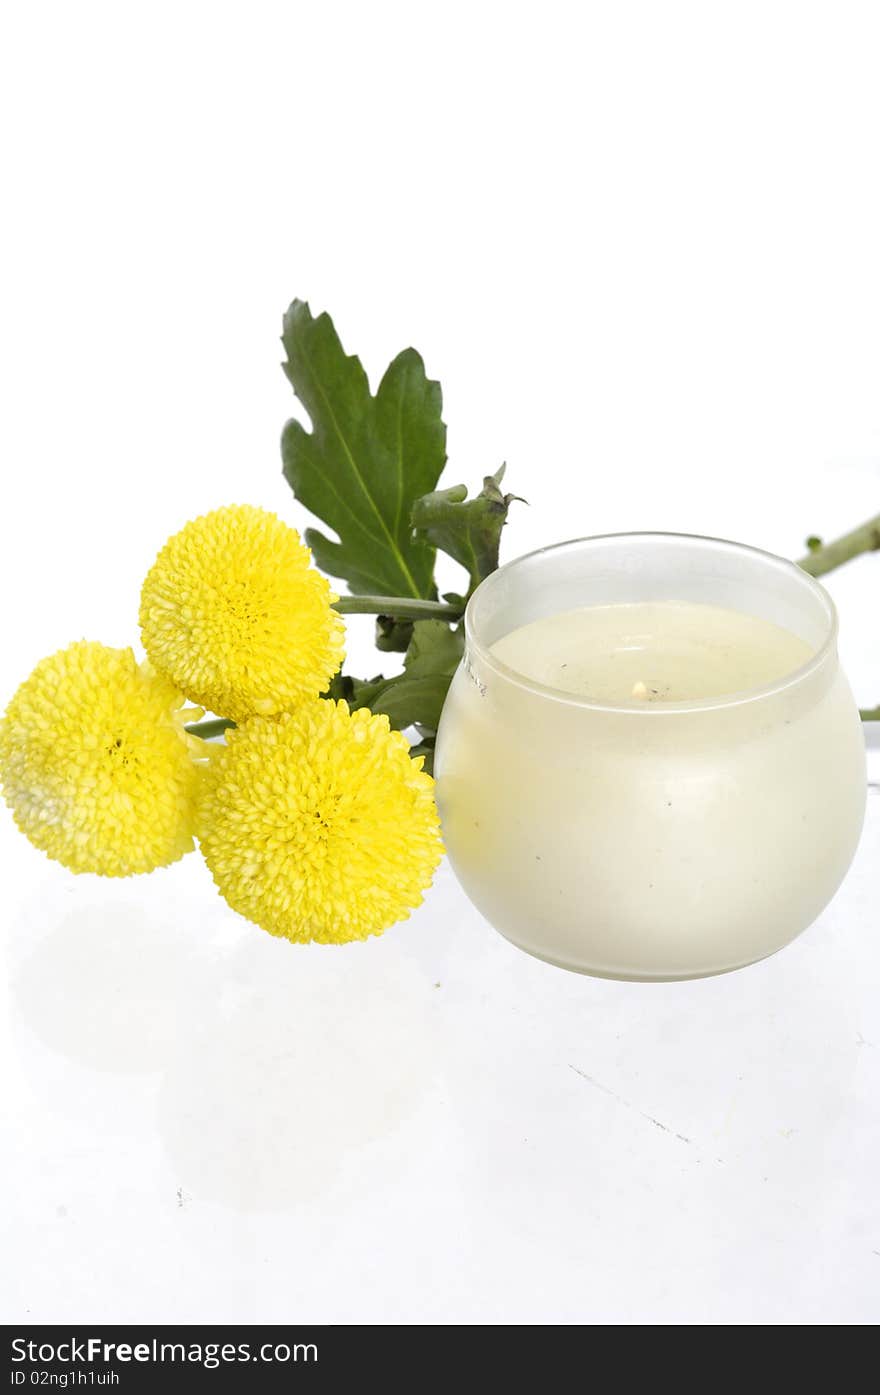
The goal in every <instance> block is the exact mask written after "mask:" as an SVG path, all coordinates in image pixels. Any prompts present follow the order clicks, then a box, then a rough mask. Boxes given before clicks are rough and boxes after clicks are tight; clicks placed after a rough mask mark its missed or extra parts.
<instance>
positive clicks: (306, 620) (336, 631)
mask: <svg viewBox="0 0 880 1395" xmlns="http://www.w3.org/2000/svg"><path fill="white" fill-rule="evenodd" d="M310 560H311V554H310V552H309V550H308V548H306V547H304V546H303V544H302V543H301V542H300V538H299V534H298V533H297V532H296V531H295V530H294V529H293V528H289V527H288V526H287V524H286V523H282V522H281V520H280V519H279V518H277V517H276V516H275V514H273V513H267V512H266V511H265V510H263V509H257V508H253V507H251V506H250V505H247V504H243V505H238V506H234V507H230V508H223V509H216V510H215V511H214V512H213V513H208V514H204V515H203V516H202V517H201V518H196V519H194V520H193V522H191V523H187V524H186V526H185V527H184V528H182V529H181V530H180V532H179V533H175V535H174V536H173V537H172V538H170V539H169V540H168V542H167V543H166V544H165V546H164V547H163V549H162V551H161V552H160V553H159V556H158V557H157V558H156V561H155V562H154V564H153V566H152V568H151V570H150V572H149V574H148V576H147V579H146V581H145V582H144V587H143V592H142V595H141V612H140V619H141V627H142V632H143V642H144V648H145V649H146V651H147V653H148V654H149V656H150V658H151V660H152V661H153V663H154V664H155V666H156V668H157V669H159V670H160V672H162V673H165V674H167V675H168V677H169V678H170V679H171V680H172V681H173V682H174V683H175V684H176V685H177V686H178V687H179V688H180V689H181V691H182V692H184V693H186V695H187V697H189V698H191V699H192V701H193V702H197V703H198V704H199V706H201V707H205V708H207V709H208V710H209V711H211V712H216V713H218V714H219V715H220V716H221V717H231V718H233V720H235V721H239V720H240V719H242V718H244V717H247V716H248V715H249V714H250V713H260V714H262V715H266V716H268V715H271V714H273V713H276V712H282V711H286V710H290V709H292V708H293V707H295V706H296V705H297V703H299V702H301V701H302V700H303V699H306V698H314V697H315V696H316V695H317V694H318V693H319V692H322V691H323V689H324V688H326V687H327V684H328V683H329V681H330V679H331V678H332V677H333V674H334V673H335V672H336V670H337V669H338V668H339V665H340V664H341V662H342V658H343V637H344V626H343V622H342V619H341V618H340V616H339V615H337V614H336V612H335V611H334V610H333V609H332V608H331V602H332V601H333V600H335V599H336V597H335V596H334V594H333V592H332V591H331V590H330V585H329V583H328V582H327V580H326V579H325V578H324V577H323V576H321V574H320V572H317V571H315V569H314V568H313V567H311V566H310V565H309V563H310Z"/></svg>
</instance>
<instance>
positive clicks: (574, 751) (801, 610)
mask: <svg viewBox="0 0 880 1395" xmlns="http://www.w3.org/2000/svg"><path fill="white" fill-rule="evenodd" d="M670 603H672V604H671V605H670ZM609 607H620V609H619V610H614V609H607V608H609ZM708 607H712V608H714V609H713V610H711V611H710V610H709V609H707V608H708ZM593 608H599V609H596V610H595V613H593ZM691 608H696V609H691ZM588 609H589V611H590V613H589V614H587V613H586V612H587V610H588ZM574 611H578V612H582V613H581V614H580V617H579V618H578V620H577V626H578V627H579V628H577V627H576V628H575V629H569V630H566V626H568V625H569V623H570V622H569V619H568V618H567V617H569V615H570V613H571V612H574ZM600 611H601V613H600ZM646 615H647V616H648V617H649V619H648V620H645V616H646ZM633 616H635V617H638V620H637V623H636V622H635V621H633V620H632V618H631V617H633ZM658 616H659V617H661V618H660V619H659V620H658ZM694 616H697V618H698V619H699V621H700V625H701V626H702V627H703V628H705V627H706V626H707V625H708V630H709V640H710V649H711V653H712V655H714V656H715V657H714V658H713V660H712V662H713V663H715V661H716V659H717V663H718V664H720V668H717V671H716V669H712V666H711V664H709V666H708V668H706V671H705V672H703V670H702V669H701V667H700V666H701V663H702V662H703V661H702V660H701V658H700V654H702V653H703V652H704V651H703V650H701V649H699V646H697V649H696V650H694V648H693V646H692V645H690V641H689V640H688V637H687V633H686V632H687V630H688V627H689V625H691V623H692V621H693V617H694ZM628 617H629V618H628ZM651 617H653V618H651ZM618 620H619V625H618ZM751 622H753V628H754V630H755V633H756V634H757V635H758V639H755V640H754V642H753V639H752V638H751V637H750V634H749V629H748V627H749V625H750V623H751ZM526 625H528V626H530V627H531V628H530V629H529V631H527V632H526V631H523V632H522V635H521V636H519V638H517V632H519V631H520V630H521V627H523V626H526ZM560 626H561V628H560ZM585 626H586V628H584V627H585ZM615 627H617V628H619V631H620V633H619V634H618V635H615ZM772 627H776V629H775V630H774V629H773V628H772ZM716 629H717V634H716V633H715V630H716ZM566 633H568V634H569V635H570V641H569V650H570V658H571V663H572V665H573V667H574V669H575V671H576V676H575V677H574V678H572V679H569V677H568V675H567V674H563V670H564V669H566V666H567V661H568V660H567V658H563V659H562V661H561V662H558V661H559V659H560V654H561V653H565V652H567V651H565V649H564V646H565V643H566V640H565V635H566ZM465 635H466V647H465V655H464V659H463V662H462V664H461V666H460V668H459V670H458V672H457V674H456V676H455V678H454V680H453V683H452V686H451V688H450V692H449V696H448V698H447V700H446V705H445V707H444V710H443V717H442V720H441V724H440V730H439V733H438V737H437V752H436V761H435V774H436V779H437V796H438V803H439V806H440V813H441V817H442V820H443V830H444V837H445V841H446V846H447V849H448V852H449V857H450V860H451V862H452V865H453V867H454V869H455V871H456V874H457V876H458V878H459V880H460V882H461V884H462V886H463V887H464V890H465V891H466V892H467V894H468V896H469V897H470V898H471V900H472V901H473V902H474V904H475V905H476V906H477V908H478V909H479V910H480V911H481V912H482V913H483V915H484V916H485V917H486V919H487V920H488V921H490V923H491V924H492V925H493V926H494V927H495V928H496V929H497V930H499V931H500V932H501V934H502V935H504V936H505V937H506V938H507V939H509V940H511V941H512V942H513V943H514V944H516V945H518V946H519V947H520V948H521V949H524V950H526V951H527V952H528V953H529V954H533V955H536V956H537V957H538V958H540V959H545V960H549V961H550V962H551V963H553V964H558V965H560V966H561V967H564V968H567V969H573V970H577V971H579V972H581V973H589V974H595V975H599V976H602V977H607V978H623V979H644V980H651V979H657V980H662V979H682V978H696V977H702V976H704V975H708V974H718V973H724V972H725V971H727V970H730V969H736V968H740V967H742V966H743V965H745V964H749V963H752V962H754V961H755V960H758V959H762V958H764V957H765V956H766V955H768V954H772V953H774V951H776V950H777V949H780V948H781V947H782V946H783V945H785V944H787V943H788V941H790V940H791V939H793V938H794V937H795V936H796V935H798V934H800V933H801V931H803V930H805V929H806V928H807V926H808V925H810V924H811V922H812V921H813V920H815V918H816V916H818V915H819V913H820V911H821V910H822V909H823V907H824V906H825V905H826V904H827V903H828V901H829V900H830V899H831V897H832V896H833V894H834V892H835V890H836V889H837V887H838V886H839V884H840V882H841V880H842V879H843V877H844V875H845V873H846V871H847V868H848V867H849V864H850V862H851V860H852V857H853V854H854V852H855V849H856V845H857V843H858V840H859V835H860V832H861V827H862V821H863V818H864V810H865V792H866V773H865V748H864V740H863V736H862V730H861V722H860V720H859V714H858V710H857V708H856V705H855V702H854V701H853V698H852V695H851V693H850V689H849V686H848V684H847V681H846V678H845V677H844V674H843V673H842V671H841V669H840V665H839V663H838V658H837V647H836V640H837V617H836V613H835V610H834V606H833V604H832V602H831V599H830V597H829V596H828V595H827V593H826V592H825V591H824V590H823V588H822V587H821V586H819V585H818V583H817V582H816V581H814V580H813V579H812V578H811V577H810V576H808V575H807V574H806V573H805V572H804V571H802V570H801V569H800V568H799V567H797V566H796V565H795V564H794V563H792V562H788V561H785V560H783V559H782V558H779V557H774V556H772V555H770V554H769V553H765V552H759V551H757V550H755V549H754V548H750V547H744V546H742V545H740V544H737V543H732V542H723V541H719V540H717V539H712V538H699V537H687V536H679V535H675V534H661V533H641V534H629V535H625V534H621V535H617V536H610V537H599V538H586V539H583V540H581V541H577V542H569V543H562V544H560V545H559V546H557V547H550V548H545V549H543V550H542V551H539V552H534V553H531V554H530V555H529V556H526V557H522V558H520V559H518V560H517V561H514V562H511V563H509V564H508V565H507V566H504V567H502V568H500V570H498V571H497V572H494V573H493V574H492V575H491V576H489V577H488V578H487V579H486V580H485V581H484V582H483V583H482V584H481V585H480V586H479V587H478V588H477V590H476V592H475V593H474V595H473V597H472V598H471V601H470V603H469V605H468V608H467V613H466V616H465ZM581 635H585V636H588V637H589V643H587V641H586V640H584V643H583V644H582V643H581V641H580V639H579V638H578V637H579V636H581ZM597 635H598V636H599V639H598V640H597V639H596V636H597ZM768 635H769V637H770V638H769V640H768V638H767V637H768ZM774 635H775V636H777V637H778V640H777V639H774ZM548 636H550V638H551V639H552V644H550V649H548V653H549V652H550V650H552V645H553V644H555V645H556V649H555V650H553V652H552V654H551V657H552V658H553V663H555V664H556V667H554V666H553V663H550V661H549V660H548V658H547V654H545V653H544V652H543V651H544V649H546V648H547V645H546V644H545V643H544V641H545V640H547V638H548ZM560 636H562V638H560ZM682 636H684V638H683V637H682ZM702 637H703V638H705V636H702ZM758 640H760V643H758ZM560 643H561V644H562V645H563V650H562V651H560V650H559V644H560ZM777 643H778V653H777V654H775V655H774V654H773V653H771V652H770V651H771V650H772V649H773V646H774V644H777ZM761 644H763V645H764V649H766V650H767V652H764V650H762V649H761ZM517 645H518V646H519V647H518V649H517ZM597 645H598V646H599V648H598V649H597ZM590 646H592V647H590ZM602 646H605V648H606V649H607V653H604V654H603V653H600V652H599V649H601V648H602ZM755 646H757V648H756V647H755ZM768 646H769V648H768ZM667 648H668V650H669V653H668V654H667V653H666V652H665V650H666V649H667ZM740 650H741V651H742V652H740ZM499 651H500V652H499ZM673 651H674V652H673ZM753 651H754V652H753ZM511 652H514V653H517V652H518V653H519V654H520V655H521V656H523V655H525V656H526V659H527V661H523V660H522V658H521V659H520V660H519V661H518V662H517V663H516V664H515V665H513V666H512V665H511V662H510V653H511ZM706 652H707V653H708V652H709V650H706ZM505 654H506V655H507V657H506V658H505V657H504V655H505ZM756 654H757V659H756V660H755V662H756V663H757V667H755V663H753V662H752V660H753V659H754V658H755V655H756ZM707 662H708V661H707ZM768 662H770V663H771V668H772V663H773V662H776V663H777V665H778V667H779V668H780V672H778V673H775V674H774V676H773V677H772V678H771V679H770V680H767V679H766V678H765V679H764V680H763V681H759V682H757V683H752V685H751V686H743V684H742V682H737V683H736V688H735V690H733V689H732V690H731V691H720V692H718V691H715V690H714V689H713V682H714V684H715V685H716V686H717V684H718V683H719V682H721V683H722V684H723V677H719V674H720V675H723V674H724V673H725V672H729V673H731V674H734V675H735V674H739V673H742V674H745V675H746V676H748V675H749V674H750V673H754V672H758V673H760V672H761V671H762V669H761V665H762V664H764V665H765V667H766V664H767V663H768ZM578 665H580V668H578ZM640 665H641V666H642V667H643V669H644V673H645V678H644V681H643V680H642V679H641V678H639V677H638V674H639V671H640ZM725 665H726V666H727V667H726V668H725ZM792 665H794V666H792ZM704 668H705V665H704ZM710 670H711V671H710ZM536 674H537V676H536ZM656 674H660V675H661V676H660V678H657V677H656ZM548 675H549V681H548ZM556 675H558V676H556ZM615 675H619V677H615ZM634 675H635V681H633V682H631V681H630V680H631V679H633V677H634ZM563 678H564V680H565V681H562V679H563ZM664 679H665V681H664ZM731 681H735V680H731ZM750 681H751V680H750ZM615 683H617V684H618V686H620V684H622V685H623V686H622V689H621V691H620V692H619V693H617V692H615V686H614V685H615ZM676 684H679V688H678V689H677V688H676ZM593 688H595V689H596V691H592V689H593ZM597 693H598V695H597Z"/></svg>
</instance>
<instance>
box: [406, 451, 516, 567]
mask: <svg viewBox="0 0 880 1395" xmlns="http://www.w3.org/2000/svg"><path fill="white" fill-rule="evenodd" d="M504 468H505V467H504V466H503V465H502V466H501V469H500V470H499V471H498V472H497V474H494V475H487V476H486V477H485V479H484V480H483V488H482V489H481V490H480V493H479V494H478V495H476V497H475V498H473V499H468V497H467V488H466V487H465V485H463V484H459V485H455V486H453V488H452V489H438V490H435V491H433V492H432V493H430V494H426V495H424V496H423V497H422V498H420V499H417V500H416V502H415V504H414V505H413V511H412V522H413V527H414V528H415V530H416V535H417V536H418V537H423V538H424V539H425V540H426V541H427V542H429V543H432V544H433V546H434V547H439V548H440V549H441V551H443V552H445V553H447V555H448V556H450V557H453V558H454V559H455V561H456V562H459V563H460V564H461V566H463V567H464V568H465V570H466V571H467V574H468V578H469V581H470V586H469V588H468V595H470V593H471V592H472V591H474V590H475V589H476V587H477V586H479V584H480V582H481V581H482V580H483V579H484V577H487V576H488V575H489V573H490V572H494V571H495V570H496V568H497V566H498V549H499V545H500V542H501V530H502V528H503V527H504V525H505V523H506V522H507V512H508V509H509V508H510V505H511V504H512V503H513V501H514V499H516V498H517V497H518V496H517V495H515V494H502V492H501V489H500V487H499V486H500V484H501V481H502V479H503V478H504Z"/></svg>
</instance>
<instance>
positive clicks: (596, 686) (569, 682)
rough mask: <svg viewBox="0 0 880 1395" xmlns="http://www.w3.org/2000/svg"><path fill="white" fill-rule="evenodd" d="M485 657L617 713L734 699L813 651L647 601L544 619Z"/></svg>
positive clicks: (777, 630) (774, 633)
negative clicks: (620, 708) (630, 707)
mask: <svg viewBox="0 0 880 1395" xmlns="http://www.w3.org/2000/svg"><path fill="white" fill-rule="evenodd" d="M492 653H493V654H495V655H496V657H497V658H499V659H501V660H502V662H503V663H505V664H506V665H507V666H508V667H509V668H511V669H515V670H516V671H517V672H518V673H521V674H523V675H524V676H525V677H526V678H530V679H532V680H533V681H534V682H536V683H542V684H545V685H546V686H547V687H551V688H557V689H559V690H560V691H561V692H564V693H573V694H577V695H579V696H581V697H586V698H591V699H592V700H593V701H594V702H597V703H610V704H612V705H616V704H619V703H627V702H636V703H638V702H652V703H653V702H689V701H692V700H694V699H703V698H713V697H722V696H724V695H725V694H728V693H737V692H742V691H744V690H745V689H747V688H755V687H758V686H759V685H762V684H765V683H771V682H773V680H774V679H776V678H782V677H783V676H784V675H785V674H787V673H792V672H794V670H795V669H797V668H799V667H800V666H801V665H802V664H804V663H806V661H807V660H808V659H809V658H810V656H811V654H812V650H811V648H810V646H809V645H808V644H807V643H806V642H805V641H804V640H802V639H799V638H798V636H797V635H793V634H792V633H791V631H790V630H784V629H782V628H781V626H779V625H774V624H771V622H770V621H769V620H762V619H760V618H758V617H757V616H754V615H743V614H742V612H740V611H736V610H726V609H724V608H722V607H721V606H711V605H694V604H690V603H678V604H676V603H675V602H672V601H649V602H643V603H642V604H631V605H606V606H585V607H582V608H580V609H579V610H565V611H562V612H561V613H560V614H558V615H547V616H544V617H543V618H542V619H540V620H533V621H532V622H531V623H530V624H528V625H521V626H519V628H518V629H516V630H513V631H512V632H511V633H510V634H508V635H505V636H504V637H503V638H502V639H499V640H497V641H496V642H495V643H494V644H493V645H492Z"/></svg>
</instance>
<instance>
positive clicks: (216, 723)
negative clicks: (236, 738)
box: [186, 717, 235, 741]
mask: <svg viewBox="0 0 880 1395" xmlns="http://www.w3.org/2000/svg"><path fill="white" fill-rule="evenodd" d="M234 726H235V723H234V722H231V721H230V720H229V718H228V717H212V718H210V719H209V720H208V721H207V722H189V723H188V724H187V727H186V730H187V731H188V732H189V734H190V736H200V737H201V738H202V740H203V741H208V740H210V738H211V737H212V736H222V735H223V733H224V731H226V730H227V728H228V727H234Z"/></svg>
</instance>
